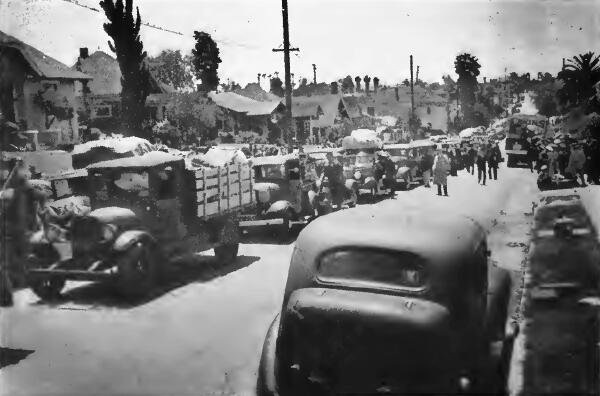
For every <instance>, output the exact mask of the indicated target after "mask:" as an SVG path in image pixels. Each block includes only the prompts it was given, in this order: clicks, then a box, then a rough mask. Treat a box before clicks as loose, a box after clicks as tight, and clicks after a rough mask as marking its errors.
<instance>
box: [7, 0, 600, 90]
mask: <svg viewBox="0 0 600 396" xmlns="http://www.w3.org/2000/svg"><path fill="white" fill-rule="evenodd" d="M73 1H75V0H73ZM77 1H78V2H79V3H80V4H84V5H87V6H89V7H93V8H97V9H99V8H100V7H99V5H98V3H99V1H96V0H77ZM134 5H137V6H138V7H139V9H140V14H141V16H142V20H143V21H144V22H149V23H151V24H154V25H160V26H162V27H164V28H167V29H171V30H175V31H179V32H182V33H183V34H184V36H179V35H175V34H172V33H168V32H164V31H160V30H156V29H152V28H149V27H142V29H141V36H142V40H143V42H144V47H145V49H146V50H147V51H148V54H150V55H156V54H158V53H159V52H160V51H161V50H163V49H167V48H168V49H180V50H182V51H184V52H188V51H190V50H191V48H192V47H193V44H194V42H193V37H192V35H193V31H194V30H204V31H207V32H208V33H210V34H212V35H213V37H214V38H215V39H216V40H217V42H218V44H219V47H220V50H221V58H222V60H223V63H221V66H220V69H219V74H220V76H221V79H222V81H224V80H226V79H227V78H231V79H233V80H235V81H237V82H240V83H242V84H245V83H247V82H253V81H256V74H257V73H266V74H269V73H273V72H275V71H279V72H280V73H282V75H283V55H282V53H273V52H272V51H271V50H272V48H275V47H278V46H280V45H281V43H282V27H281V1H280V0H134ZM104 21H105V17H104V15H103V14H102V13H97V12H94V11H91V10H88V9H85V8H81V7H78V6H76V5H74V4H71V3H68V2H66V1H64V0H0V30H2V31H4V32H6V33H8V34H11V35H13V36H16V37H17V38H19V39H21V40H23V41H25V42H27V43H28V44H31V45H33V46H35V47H36V48H38V49H40V50H41V51H43V52H45V53H46V54H48V55H50V56H52V57H55V58H56V59H58V60H60V61H62V62H64V63H66V64H68V65H72V64H73V63H74V62H75V60H76V58H77V55H78V52H79V47H88V48H89V49H90V52H93V51H95V50H97V49H101V50H103V51H106V52H109V53H110V50H109V48H108V45H107V40H108V36H107V35H106V34H105V33H104V30H103V29H102V23H103V22H104ZM289 21H290V41H291V43H292V46H294V47H299V48H300V52H298V53H296V54H292V73H295V75H296V79H297V78H298V77H299V76H303V77H308V78H309V79H311V80H312V64H313V63H315V64H316V65H317V80H318V81H325V82H331V81H333V80H335V79H338V78H341V77H343V76H345V75H348V74H350V75H352V76H356V75H360V76H364V75H365V74H369V75H370V76H371V77H374V76H378V77H379V78H380V79H381V80H382V82H384V83H389V84H394V83H396V82H400V81H402V80H403V79H404V78H407V77H408V76H409V55H410V54H413V55H414V59H415V65H420V67H421V68H420V77H421V78H422V79H424V80H427V81H441V76H442V75H443V74H451V75H452V76H453V78H456V76H455V74H454V66H453V62H454V58H455V56H456V55H457V54H459V53H461V52H464V51H468V52H470V53H472V54H473V55H475V56H477V57H478V58H479V62H480V64H481V65H482V68H481V76H488V77H494V76H498V75H502V74H504V70H505V68H507V69H508V71H509V72H510V71H516V72H518V73H524V72H530V73H532V75H533V74H537V72H538V71H549V72H551V73H552V74H556V72H558V70H559V69H560V67H561V62H562V58H563V57H567V58H569V57H572V56H573V55H576V54H579V53H583V52H587V51H590V50H592V51H595V52H596V53H600V1H598V0H545V1H542V0H510V1H497V0H463V1H452V0H438V1H434V0H409V1H401V0H289ZM415 69H416V66H415ZM480 80H481V78H480Z"/></svg>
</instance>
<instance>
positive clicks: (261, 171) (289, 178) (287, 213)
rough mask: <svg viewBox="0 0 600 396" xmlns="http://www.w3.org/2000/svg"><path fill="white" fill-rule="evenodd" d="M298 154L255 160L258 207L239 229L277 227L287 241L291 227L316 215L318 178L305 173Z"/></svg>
mask: <svg viewBox="0 0 600 396" xmlns="http://www.w3.org/2000/svg"><path fill="white" fill-rule="evenodd" d="M305 167H306V166H305V164H304V161H303V163H302V164H301V161H300V156H299V155H298V154H297V153H295V154H286V155H273V156H266V157H257V158H254V159H253V160H252V169H253V172H254V181H253V186H252V188H253V192H254V194H255V200H256V206H254V207H251V208H248V209H247V210H246V211H245V212H244V213H242V214H241V215H240V227H242V228H249V227H265V226H274V227H276V228H275V230H276V232H277V235H278V236H280V237H283V238H286V237H287V236H288V235H289V233H290V228H291V227H292V226H294V225H296V224H298V225H304V224H307V223H308V222H309V221H311V220H312V219H313V218H314V217H315V216H316V211H315V209H316V205H317V202H316V201H317V198H318V197H317V196H318V193H317V187H316V175H312V176H311V175H309V174H307V172H306V169H305Z"/></svg>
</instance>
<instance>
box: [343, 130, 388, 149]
mask: <svg viewBox="0 0 600 396" xmlns="http://www.w3.org/2000/svg"><path fill="white" fill-rule="evenodd" d="M382 147H383V142H382V141H381V139H380V138H379V137H378V136H377V132H375V131H372V130H370V129H356V130H354V131H352V133H351V134H350V136H346V137H344V139H342V148H344V149H346V150H349V149H350V150H352V149H355V150H358V149H380V148H382Z"/></svg>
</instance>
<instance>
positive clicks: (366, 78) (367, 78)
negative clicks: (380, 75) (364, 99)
mask: <svg viewBox="0 0 600 396" xmlns="http://www.w3.org/2000/svg"><path fill="white" fill-rule="evenodd" d="M363 81H364V82H365V92H366V93H367V95H368V94H369V85H370V84H371V77H369V75H368V74H367V75H366V76H365V77H364V78H363Z"/></svg>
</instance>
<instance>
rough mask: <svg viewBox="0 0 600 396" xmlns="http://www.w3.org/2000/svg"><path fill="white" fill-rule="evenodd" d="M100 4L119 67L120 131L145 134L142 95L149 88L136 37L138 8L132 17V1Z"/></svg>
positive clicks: (102, 2)
mask: <svg viewBox="0 0 600 396" xmlns="http://www.w3.org/2000/svg"><path fill="white" fill-rule="evenodd" d="M100 7H102V9H103V10H104V14H105V15H106V18H107V19H108V23H105V24H104V31H105V32H106V34H108V36H109V37H110V38H112V40H113V42H110V41H109V42H108V46H109V47H110V49H111V51H112V52H114V53H115V54H116V56H117V62H118V63H119V69H121V108H122V112H121V114H122V116H121V117H122V118H121V122H122V123H123V128H124V132H125V133H126V134H128V135H135V136H140V137H148V136H145V134H144V132H143V127H142V124H143V122H144V118H145V105H146V97H147V96H148V94H149V90H150V72H149V71H148V68H147V67H146V65H145V64H144V59H145V58H146V51H144V44H143V43H142V41H141V40H140V25H141V23H142V19H141V18H140V11H139V9H138V8H137V7H136V17H135V19H134V18H133V0H125V5H123V0H116V1H113V0H102V1H101V2H100Z"/></svg>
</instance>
